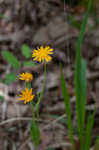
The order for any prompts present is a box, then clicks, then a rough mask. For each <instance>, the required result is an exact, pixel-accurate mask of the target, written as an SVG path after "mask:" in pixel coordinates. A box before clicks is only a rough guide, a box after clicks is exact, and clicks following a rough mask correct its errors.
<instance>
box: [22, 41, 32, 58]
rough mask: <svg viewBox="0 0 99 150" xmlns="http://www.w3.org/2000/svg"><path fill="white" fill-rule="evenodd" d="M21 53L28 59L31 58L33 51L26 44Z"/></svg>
mask: <svg viewBox="0 0 99 150" xmlns="http://www.w3.org/2000/svg"><path fill="white" fill-rule="evenodd" d="M21 52H22V55H23V56H25V57H26V58H30V57H31V49H30V48H29V47H28V46H27V45H26V44H23V45H22V47H21Z"/></svg>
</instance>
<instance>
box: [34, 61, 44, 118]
mask: <svg viewBox="0 0 99 150" xmlns="http://www.w3.org/2000/svg"><path fill="white" fill-rule="evenodd" d="M45 86H46V63H44V81H43V88H42V91H41V93H40V96H39V97H38V102H37V104H36V109H37V119H38V120H39V104H40V102H41V99H42V97H43V95H44V90H45Z"/></svg>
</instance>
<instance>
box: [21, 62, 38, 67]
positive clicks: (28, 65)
mask: <svg viewBox="0 0 99 150" xmlns="http://www.w3.org/2000/svg"><path fill="white" fill-rule="evenodd" d="M23 65H24V67H34V66H36V63H34V62H33V61H24V62H23Z"/></svg>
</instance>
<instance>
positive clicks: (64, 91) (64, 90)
mask: <svg viewBox="0 0 99 150" xmlns="http://www.w3.org/2000/svg"><path fill="white" fill-rule="evenodd" d="M60 69H61V85H62V94H63V97H64V105H65V110H66V115H67V118H68V129H69V138H70V141H71V144H72V149H73V150H75V146H74V140H73V127H72V117H71V108H70V97H69V95H68V91H67V88H66V84H65V79H64V74H63V72H62V66H60Z"/></svg>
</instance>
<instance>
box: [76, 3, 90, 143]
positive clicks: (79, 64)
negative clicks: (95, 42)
mask: <svg viewBox="0 0 99 150" xmlns="http://www.w3.org/2000/svg"><path fill="white" fill-rule="evenodd" d="M91 5H92V0H89V3H88V9H87V12H86V15H85V19H84V21H83V23H82V25H81V30H80V34H79V38H78V41H77V48H76V64H75V95H76V113H77V124H78V130H79V135H80V142H81V144H82V135H83V133H82V132H83V129H84V128H83V126H84V118H85V101H86V75H85V70H86V65H85V62H84V61H83V60H82V57H81V47H82V43H83V39H84V35H85V32H86V26H87V22H88V15H89V11H90V8H91ZM84 88H85V89H84ZM82 105H83V106H82ZM82 107H83V108H82ZM81 108H82V109H81Z"/></svg>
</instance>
